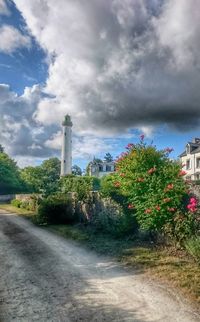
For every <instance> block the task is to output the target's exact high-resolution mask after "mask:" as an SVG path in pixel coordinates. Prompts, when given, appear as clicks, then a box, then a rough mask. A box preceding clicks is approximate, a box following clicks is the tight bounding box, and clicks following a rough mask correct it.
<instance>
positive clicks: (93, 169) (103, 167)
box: [89, 159, 115, 178]
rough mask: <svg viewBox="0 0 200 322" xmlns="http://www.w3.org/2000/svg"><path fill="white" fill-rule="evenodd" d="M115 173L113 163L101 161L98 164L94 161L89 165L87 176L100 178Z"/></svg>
mask: <svg viewBox="0 0 200 322" xmlns="http://www.w3.org/2000/svg"><path fill="white" fill-rule="evenodd" d="M114 171H115V163H114V161H112V162H107V161H101V162H98V161H96V160H95V159H94V160H93V161H92V162H90V164H89V175H90V176H94V177H98V178H101V177H103V176H105V175H107V174H110V173H113V172H114Z"/></svg>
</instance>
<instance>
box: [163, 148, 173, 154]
mask: <svg viewBox="0 0 200 322" xmlns="http://www.w3.org/2000/svg"><path fill="white" fill-rule="evenodd" d="M164 151H165V152H167V153H171V152H172V151H174V149H173V148H166V149H165V150H164Z"/></svg>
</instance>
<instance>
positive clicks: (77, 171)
mask: <svg viewBox="0 0 200 322" xmlns="http://www.w3.org/2000/svg"><path fill="white" fill-rule="evenodd" d="M72 174H73V175H75V176H82V170H81V168H80V167H79V166H78V165H76V164H75V165H73V167H72Z"/></svg>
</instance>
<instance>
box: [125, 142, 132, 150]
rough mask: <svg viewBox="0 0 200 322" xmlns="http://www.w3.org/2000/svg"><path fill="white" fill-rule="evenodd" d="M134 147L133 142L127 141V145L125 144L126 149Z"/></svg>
mask: <svg viewBox="0 0 200 322" xmlns="http://www.w3.org/2000/svg"><path fill="white" fill-rule="evenodd" d="M133 147H134V144H133V143H129V144H128V145H127V146H126V149H127V150H130V149H132V148H133Z"/></svg>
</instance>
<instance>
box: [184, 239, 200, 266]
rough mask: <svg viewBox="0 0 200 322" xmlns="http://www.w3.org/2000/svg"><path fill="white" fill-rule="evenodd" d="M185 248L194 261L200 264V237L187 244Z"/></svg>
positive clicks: (188, 241)
mask: <svg viewBox="0 0 200 322" xmlns="http://www.w3.org/2000/svg"><path fill="white" fill-rule="evenodd" d="M185 248H186V249H187V251H188V253H189V254H190V255H191V256H193V257H194V259H195V260H196V261H197V262H199V263H200V236H198V237H193V238H191V239H189V240H187V241H186V242H185Z"/></svg>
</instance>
